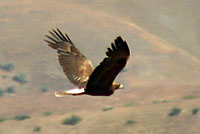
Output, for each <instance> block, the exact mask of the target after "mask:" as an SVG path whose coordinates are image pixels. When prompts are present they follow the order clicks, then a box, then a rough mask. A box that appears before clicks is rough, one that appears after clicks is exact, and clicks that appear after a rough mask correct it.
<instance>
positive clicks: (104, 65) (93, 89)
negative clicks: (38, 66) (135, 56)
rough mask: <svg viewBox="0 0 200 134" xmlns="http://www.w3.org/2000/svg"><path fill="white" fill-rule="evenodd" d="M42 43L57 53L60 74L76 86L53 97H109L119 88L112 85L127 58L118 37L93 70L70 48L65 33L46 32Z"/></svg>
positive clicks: (88, 62)
mask: <svg viewBox="0 0 200 134" xmlns="http://www.w3.org/2000/svg"><path fill="white" fill-rule="evenodd" d="M46 38H47V39H45V42H47V43H48V46H50V47H51V48H53V49H55V50H57V53H58V60H59V63H60V65H61V67H62V69H63V72H64V73H65V75H66V76H67V78H68V79H69V81H70V82H71V83H72V84H74V85H75V86H77V88H74V89H71V90H63V91H59V92H56V93H55V96H56V97H63V96H65V95H84V94H87V95H92V96H110V95H112V94H113V93H114V91H115V90H116V89H121V88H123V85H121V84H119V83H117V82H114V79H115V77H116V76H117V74H118V73H119V72H120V71H121V70H122V69H123V68H124V66H125V65H126V62H127V60H128V58H129V55H130V50H129V48H128V45H127V43H126V41H123V39H122V38H121V37H120V36H119V37H117V38H116V39H115V41H114V43H111V48H108V49H107V52H106V55H107V57H106V58H104V59H103V61H102V62H101V63H100V64H99V65H98V66H97V67H96V68H94V67H93V65H92V63H91V61H90V60H89V59H87V58H86V56H84V55H83V54H82V53H81V52H80V51H79V50H78V49H77V48H76V46H75V45H74V43H73V42H72V41H71V39H70V38H69V36H68V35H67V34H63V33H62V32H61V31H60V30H59V29H56V30H54V29H53V30H52V31H49V35H46Z"/></svg>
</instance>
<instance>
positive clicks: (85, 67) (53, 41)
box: [45, 29, 93, 88]
mask: <svg viewBox="0 0 200 134" xmlns="http://www.w3.org/2000/svg"><path fill="white" fill-rule="evenodd" d="M49 33H50V35H51V36H49V35H46V37H47V39H48V40H45V41H46V42H47V43H48V45H49V46H50V47H51V48H53V49H55V50H57V52H58V60H59V63H60V65H61V67H62V69H63V72H64V73H65V75H66V76H67V78H68V79H69V80H70V82H71V83H73V84H74V85H76V86H78V87H81V88H82V87H84V88H85V86H86V84H87V81H86V80H88V79H89V76H90V75H91V73H92V72H93V66H92V63H91V62H90V60H88V59H87V58H86V57H85V56H84V55H83V54H82V53H81V52H80V51H79V50H78V49H77V48H76V47H75V45H74V44H73V42H72V41H71V39H70V38H69V37H68V35H67V34H63V33H62V32H61V31H60V30H59V29H56V30H52V31H49Z"/></svg>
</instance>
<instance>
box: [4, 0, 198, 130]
mask: <svg viewBox="0 0 200 134" xmlns="http://www.w3.org/2000/svg"><path fill="white" fill-rule="evenodd" d="M199 6H200V1H198V0H190V1H189V0H176V2H175V1H173V0H162V1H160V0H148V1H145V2H144V1H139V0H126V1H120V0H102V1H97V0H59V1H56V0H42V1H39V0H29V1H27V0H12V1H11V0H7V1H4V0H0V29H1V32H0V61H1V63H0V64H1V66H5V65H7V64H11V65H12V66H13V68H12V69H11V70H5V69H4V67H1V66H0V67H1V69H0V89H1V91H2V92H3V93H2V95H1V96H0V134H29V133H41V134H55V133H60V134H76V133H80V134H102V133H104V134H112V133H113V134H126V133H127V134H128V133H129V134H133V133H134V134H198V133H199V131H200V129H199V125H200V120H199V118H200V115H199V114H198V110H199V108H200V83H199V81H200V30H199V26H200V23H199V22H200V16H199V12H200V8H199ZM54 28H60V29H61V30H62V31H63V32H66V33H67V34H68V35H69V36H70V38H71V39H72V41H73V42H74V43H75V44H76V46H77V48H79V49H80V50H81V52H82V53H84V54H85V56H87V57H88V58H89V59H90V60H91V61H92V63H93V65H94V66H97V65H98V64H99V63H100V62H101V61H102V59H103V58H104V57H105V51H106V48H107V47H109V46H110V43H111V42H112V41H113V40H114V39H115V38H116V37H117V36H118V35H121V36H122V37H123V38H124V39H125V40H126V41H127V43H128V44H129V47H130V49H131V56H130V59H129V61H128V64H127V66H126V68H125V70H124V71H123V72H122V73H120V74H119V75H118V77H117V81H119V82H120V83H123V85H124V86H125V89H124V90H120V91H117V92H115V94H114V95H113V96H110V97H91V96H81V97H73V96H69V97H65V98H55V97H54V92H55V91H58V90H61V89H70V88H73V87H74V86H73V85H72V84H70V83H69V82H68V80H67V79H66V77H65V75H64V73H63V72H62V69H61V67H60V66H59V64H58V61H57V56H56V52H55V51H53V50H52V49H51V48H49V47H48V46H47V45H46V43H45V42H44V41H43V40H44V38H45V37H44V35H45V34H48V31H49V30H51V29H54ZM18 75H23V76H22V78H21V79H23V80H24V81H22V82H19V81H16V80H13V77H16V76H18ZM8 88H12V91H13V92H9V91H7V90H8ZM173 108H177V109H179V111H180V113H178V112H177V114H175V115H174V116H173V115H170V113H171V112H172V113H173V112H174V111H173V110H172V109H173ZM195 110H196V111H197V113H194V111H195ZM48 113H49V114H48ZM174 113H176V112H174ZM15 115H28V116H29V117H30V118H28V119H26V120H20V121H16V120H15V118H14V116H15ZM72 115H76V116H78V117H80V118H81V121H80V122H79V123H77V124H76V125H74V126H70V125H63V124H62V121H63V120H64V119H66V118H69V117H71V116H72ZM1 120H2V121H1ZM37 127H38V128H40V129H39V130H38V131H37V130H35V128H37Z"/></svg>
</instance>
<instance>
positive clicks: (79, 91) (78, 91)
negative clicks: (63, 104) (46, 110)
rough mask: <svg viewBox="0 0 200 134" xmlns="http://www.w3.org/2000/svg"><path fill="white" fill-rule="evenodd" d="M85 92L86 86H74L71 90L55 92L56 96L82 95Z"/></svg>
mask: <svg viewBox="0 0 200 134" xmlns="http://www.w3.org/2000/svg"><path fill="white" fill-rule="evenodd" d="M84 92H85V90H84V88H74V89H71V90H63V91H59V92H55V96H56V97H64V96H65V95H81V94H83V93H84Z"/></svg>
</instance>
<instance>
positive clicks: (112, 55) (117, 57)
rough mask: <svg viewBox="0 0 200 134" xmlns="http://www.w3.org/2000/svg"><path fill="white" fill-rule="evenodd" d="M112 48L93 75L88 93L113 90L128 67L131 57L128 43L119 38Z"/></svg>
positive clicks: (87, 89) (89, 82) (88, 85)
mask: <svg viewBox="0 0 200 134" xmlns="http://www.w3.org/2000/svg"><path fill="white" fill-rule="evenodd" d="M111 48H112V49H111ZM111 48H108V51H107V52H106V55H107V56H108V57H106V58H104V60H103V61H102V62H101V63H100V65H99V66H97V67H96V68H95V70H94V71H93V73H92V74H91V76H90V78H89V80H88V83H87V88H86V92H93V93H95V92H100V91H101V92H102V91H105V92H107V91H108V90H111V89H112V88H111V86H112V83H113V81H114V79H115V77H116V76H117V74H118V73H119V72H120V71H121V70H122V69H123V68H124V66H125V65H126V62H127V60H128V58H129V55H130V50H129V48H128V45H127V43H126V42H125V41H123V40H122V38H121V37H120V36H119V37H117V39H115V43H112V44H111Z"/></svg>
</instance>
